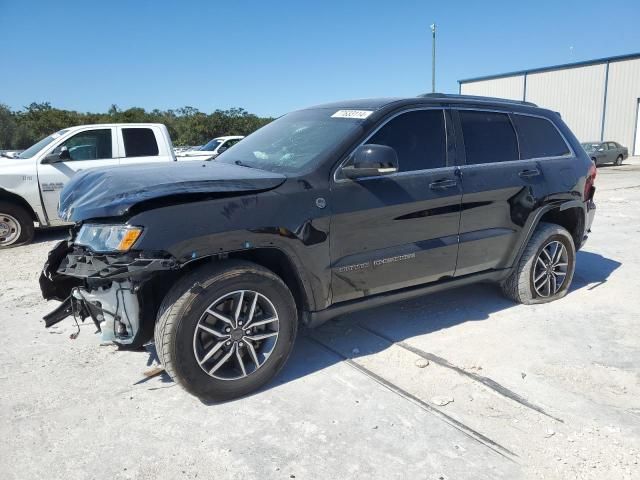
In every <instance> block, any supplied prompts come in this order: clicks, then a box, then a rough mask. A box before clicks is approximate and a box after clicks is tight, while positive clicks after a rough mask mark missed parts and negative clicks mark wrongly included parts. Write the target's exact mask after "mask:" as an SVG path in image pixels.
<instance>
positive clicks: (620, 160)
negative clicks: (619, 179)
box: [614, 155, 623, 167]
mask: <svg viewBox="0 0 640 480" xmlns="http://www.w3.org/2000/svg"><path fill="white" fill-rule="evenodd" d="M622 160H623V158H622V155H618V158H616V161H615V162H614V164H615V166H616V167H619V166H620V165H622Z"/></svg>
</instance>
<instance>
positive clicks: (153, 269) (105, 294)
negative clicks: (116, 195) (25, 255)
mask: <svg viewBox="0 0 640 480" xmlns="http://www.w3.org/2000/svg"><path fill="white" fill-rule="evenodd" d="M176 268H177V263H176V262H175V260H174V259H172V258H170V257H163V256H162V255H158V256H154V257H153V258H148V257H147V256H145V255H144V254H143V253H140V252H127V253H117V252H113V253H95V252H92V251H90V250H89V249H87V248H85V247H82V246H78V245H74V244H73V242H72V241H71V240H65V241H62V242H60V243H59V244H58V245H57V246H56V247H55V248H54V249H53V250H51V252H50V253H49V257H48V259H47V262H46V264H45V266H44V269H43V271H42V274H41V275H40V290H41V291H42V296H43V297H44V298H45V299H46V300H52V299H55V300H59V301H61V302H62V303H61V304H60V305H59V306H58V307H57V308H56V309H55V310H53V311H52V312H50V313H49V314H47V315H46V316H45V317H44V321H45V326H46V327H47V328H48V327H51V326H52V325H55V324H56V323H58V322H60V321H62V320H64V319H65V318H67V317H69V316H71V317H73V318H75V319H76V321H78V319H79V320H81V321H85V320H86V319H87V318H90V319H91V320H92V321H93V322H94V323H95V325H96V327H97V328H98V330H99V331H100V332H101V334H102V341H104V342H115V343H117V344H119V345H126V346H132V347H137V346H140V345H142V344H143V343H144V342H146V341H147V340H148V339H149V338H147V337H149V336H150V331H151V329H150V328H149V327H150V326H152V325H153V322H154V320H155V313H156V309H157V301H156V299H155V297H158V296H159V297H160V298H161V296H162V295H163V294H164V291H160V290H162V287H161V286H160V285H158V283H159V282H158V280H159V279H161V278H162V272H170V271H172V270H175V269H176ZM154 290H155V292H154Z"/></svg>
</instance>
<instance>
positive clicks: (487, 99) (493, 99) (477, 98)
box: [418, 93, 538, 107]
mask: <svg viewBox="0 0 640 480" xmlns="http://www.w3.org/2000/svg"><path fill="white" fill-rule="evenodd" d="M418 96H419V97H423V98H449V99H452V100H456V99H459V100H474V101H477V102H492V103H510V104H515V105H527V106H529V107H537V106H538V105H536V104H535V103H532V102H525V101H523V100H509V99H508V98H498V97H481V96H479V95H457V94H453V93H423V94H422V95H418Z"/></svg>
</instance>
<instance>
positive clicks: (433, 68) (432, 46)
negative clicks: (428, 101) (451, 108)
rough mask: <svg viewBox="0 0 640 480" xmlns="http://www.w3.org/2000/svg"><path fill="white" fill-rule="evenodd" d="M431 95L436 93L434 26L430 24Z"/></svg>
mask: <svg viewBox="0 0 640 480" xmlns="http://www.w3.org/2000/svg"><path fill="white" fill-rule="evenodd" d="M431 38H432V42H431V93H436V24H435V23H432V24H431Z"/></svg>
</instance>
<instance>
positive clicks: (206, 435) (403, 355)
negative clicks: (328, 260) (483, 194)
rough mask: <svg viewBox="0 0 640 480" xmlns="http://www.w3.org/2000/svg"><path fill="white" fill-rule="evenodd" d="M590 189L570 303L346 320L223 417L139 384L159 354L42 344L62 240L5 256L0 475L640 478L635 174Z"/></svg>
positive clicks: (168, 386)
mask: <svg viewBox="0 0 640 480" xmlns="http://www.w3.org/2000/svg"><path fill="white" fill-rule="evenodd" d="M596 186H597V193H596V202H597V204H598V212H597V216H596V220H595V223H594V225H593V233H592V235H591V238H590V240H589V242H588V243H587V245H586V247H585V248H584V250H583V251H581V252H580V253H579V255H578V260H577V270H576V277H575V279H574V282H573V287H572V291H571V292H570V294H569V295H568V296H567V297H566V298H564V299H562V300H560V301H557V302H555V303H552V304H548V305H538V306H522V305H515V304H513V303H511V302H509V301H508V300H505V299H504V298H503V297H502V296H501V294H500V292H499V291H498V289H497V288H496V287H495V286H492V285H475V286H470V287H465V288H460V289H457V290H453V291H449V292H446V293H443V294H437V295H433V296H429V297H424V298H421V299H418V300H412V301H407V302H404V303H400V304H395V305H390V306H386V307H383V308H377V309H375V310H373V311H366V312H360V313H357V314H353V315H349V316H345V317H342V318H340V319H338V320H337V321H334V322H331V323H329V324H327V325H325V326H323V327H322V328H320V329H319V330H316V331H313V332H310V333H307V334H306V335H303V336H301V337H300V338H299V339H298V342H297V344H296V350H295V352H294V354H293V356H292V358H291V360H290V361H289V364H288V367H286V368H285V370H284V371H283V373H281V374H280V375H279V377H278V378H277V379H276V380H275V381H273V382H272V383H271V384H270V385H269V386H268V387H266V388H265V389H264V390H263V391H261V392H259V393H256V394H254V395H252V396H250V397H247V398H243V399H241V400H237V401H233V402H228V403H225V404H220V405H204V404H203V403H201V402H200V401H198V400H197V399H196V398H194V397H192V396H190V395H188V394H186V393H185V392H184V391H183V390H181V389H180V387H178V386H176V385H175V384H174V383H172V382H171V380H170V379H169V378H168V377H166V376H158V377H154V378H151V379H147V378H146V377H145V376H144V374H143V373H144V372H145V371H147V370H149V369H150V368H151V367H152V365H153V364H154V361H155V357H154V353H153V348H150V349H149V351H148V352H138V353H130V352H120V351H117V350H116V349H115V348H114V347H113V346H100V345H99V342H98V339H97V337H96V336H95V335H94V334H93V332H94V328H93V325H92V324H83V325H82V326H81V327H80V331H81V334H80V336H79V337H78V338H77V339H76V340H71V339H70V338H69V335H70V334H71V333H73V332H75V331H76V327H75V325H74V324H73V322H71V321H66V322H64V323H63V324H61V325H60V326H58V327H57V328H52V329H50V330H45V329H44V326H43V324H42V323H41V320H40V318H41V317H42V315H43V314H44V313H46V312H48V311H49V310H51V309H52V307H53V306H54V304H53V303H51V304H47V303H46V302H44V301H43V300H42V299H41V298H40V295H39V290H38V284H37V279H38V275H39V271H40V268H41V266H42V264H43V262H44V260H45V256H46V252H47V251H48V250H49V249H50V248H51V247H52V246H53V244H54V242H55V241H57V240H58V239H59V238H61V237H62V236H63V234H62V233H60V232H43V233H40V234H39V235H38V237H37V242H36V243H34V244H33V245H29V246H24V247H18V248H16V249H12V250H4V251H0V285H1V287H0V339H2V340H1V348H0V434H1V435H0V442H1V447H0V478H2V479H5V480H10V479H35V478H47V479H58V478H60V479H86V478H98V479H100V478H110V479H111V478H118V479H120V478H122V479H126V478H131V479H175V478H191V479H193V478H203V479H214V478H216V479H218V478H238V479H240V478H242V479H244V478H258V477H259V478H276V479H291V478H297V479H316V478H330V479H347V478H381V479H389V478H412V479H413V478H416V479H466V478H468V479H483V478H507V479H513V478H554V479H556V478H557V479H570V478H594V479H595V478H598V479H600V478H607V479H618V478H628V479H631V478H640V465H639V464H638V462H639V461H640V400H639V399H640V382H639V379H640V376H639V374H640V308H639V307H640V295H639V293H638V292H639V289H638V287H639V286H640V281H639V275H640V268H639V267H640V159H638V158H635V159H630V160H629V161H627V162H626V165H623V166H622V167H602V168H600V169H599V171H598V178H597V180H596ZM427 363H428V365H427Z"/></svg>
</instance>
